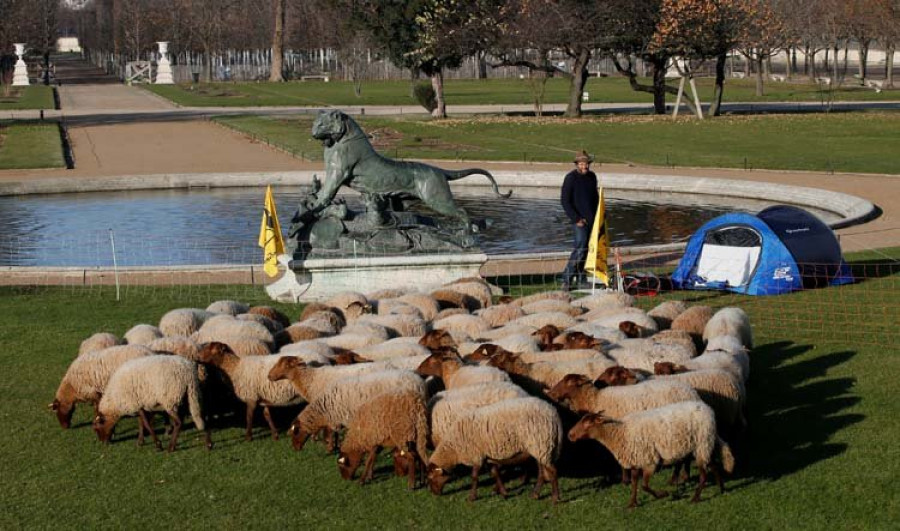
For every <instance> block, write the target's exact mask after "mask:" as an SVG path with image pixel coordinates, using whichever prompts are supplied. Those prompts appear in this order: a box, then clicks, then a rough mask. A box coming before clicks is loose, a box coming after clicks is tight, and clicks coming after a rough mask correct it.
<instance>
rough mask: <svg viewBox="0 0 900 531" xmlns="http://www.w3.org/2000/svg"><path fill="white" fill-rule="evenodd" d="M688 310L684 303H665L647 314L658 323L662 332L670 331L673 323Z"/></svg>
mask: <svg viewBox="0 0 900 531" xmlns="http://www.w3.org/2000/svg"><path fill="white" fill-rule="evenodd" d="M687 308H688V306H687V304H685V303H684V302H682V301H665V302H663V303H660V304H658V305H656V307H655V308H653V309H652V310H650V311H649V312H647V315H649V316H650V317H652V318H653V320H654V321H656V325H657V327H659V329H660V330H668V329H669V328H671V327H672V321H674V320H675V318H676V317H678V316H679V315H681V314H682V313H684V311H685V310H687Z"/></svg>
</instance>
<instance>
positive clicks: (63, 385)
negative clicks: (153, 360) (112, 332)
mask: <svg viewBox="0 0 900 531" xmlns="http://www.w3.org/2000/svg"><path fill="white" fill-rule="evenodd" d="M154 354H155V353H154V352H153V351H152V350H150V349H149V348H147V347H145V346H143V345H118V346H114V347H109V348H105V349H102V350H95V351H93V352H87V353H85V354H82V355H80V356H78V357H77V358H75V360H73V361H72V363H71V364H70V365H69V368H68V369H67V370H66V374H65V376H63V379H62V381H61V382H60V383H59V388H58V389H57V390H56V397H55V398H54V400H53V402H52V403H51V404H50V410H51V411H53V412H55V413H56V418H57V419H58V420H59V425H60V426H62V428H63V429H68V428H69V426H71V424H72V415H73V414H74V413H75V404H77V403H79V402H90V403H91V404H93V405H94V410H95V413H96V410H97V405H98V404H99V402H100V397H101V396H102V395H103V392H104V389H106V384H107V382H109V378H110V377H111V376H112V375H113V373H114V372H116V369H118V368H119V367H121V366H122V364H123V363H125V362H127V361H131V360H133V359H136V358H142V357H146V356H153V355H154Z"/></svg>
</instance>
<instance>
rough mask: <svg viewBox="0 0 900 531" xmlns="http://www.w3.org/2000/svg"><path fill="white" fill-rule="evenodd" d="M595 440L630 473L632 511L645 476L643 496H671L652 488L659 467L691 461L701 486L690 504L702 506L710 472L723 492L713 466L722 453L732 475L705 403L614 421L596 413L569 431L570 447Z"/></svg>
mask: <svg viewBox="0 0 900 531" xmlns="http://www.w3.org/2000/svg"><path fill="white" fill-rule="evenodd" d="M587 438H591V439H594V440H596V441H598V442H600V444H602V445H603V446H605V447H606V448H607V449H608V450H609V451H610V452H612V454H613V456H614V457H615V458H616V461H618V462H619V464H620V465H621V466H622V468H623V469H630V470H631V498H630V500H629V501H628V508H634V507H637V484H638V479H639V478H640V477H641V476H643V480H644V482H643V490H644V491H645V492H648V493H650V494H651V495H653V497H654V498H657V499H658V498H663V497H666V496H668V495H669V493H668V492H665V491H656V490H653V489H651V488H650V484H649V482H650V477H651V476H652V475H653V473H654V472H655V471H656V468H657V467H658V466H659V465H660V464H664V465H672V464H677V463H681V462H683V461H685V460H686V459H688V458H689V457H691V456H693V457H694V459H696V460H697V467H698V468H699V469H700V483H699V484H698V485H697V489H696V490H695V491H694V496H693V498H691V501H692V502H695V503H696V502H698V501H700V495H701V493H702V492H703V488H704V487H705V486H706V471H707V469H708V468H709V467H710V466H711V467H712V470H713V474H714V475H715V476H716V479H717V481H718V483H719V488H720V489H721V490H722V492H724V491H725V486H724V483H723V482H722V475H721V473H720V470H719V466H718V464H717V463H716V462H714V461H713V454H714V452H715V450H716V449H717V448H718V450H719V453H720V458H721V460H722V463H723V464H724V468H725V471H727V472H729V473H730V472H731V471H732V470H733V469H734V456H733V455H732V453H731V448H730V447H729V446H728V444H727V443H725V442H724V441H723V440H722V439H721V438H719V436H718V434H717V433H716V419H715V414H714V413H713V411H712V409H710V408H709V406H707V405H706V404H704V403H702V402H680V403H677V404H670V405H668V406H663V407H661V408H657V409H651V410H649V411H641V412H639V413H632V414H630V415H626V416H625V417H622V418H621V419H618V420H617V419H612V418H609V417H605V416H603V415H600V414H597V413H591V414H588V415H585V416H584V417H583V418H582V419H581V420H580V421H578V423H577V424H576V425H575V426H574V427H573V428H572V429H571V430H569V440H570V441H572V442H575V441H578V440H581V439H587Z"/></svg>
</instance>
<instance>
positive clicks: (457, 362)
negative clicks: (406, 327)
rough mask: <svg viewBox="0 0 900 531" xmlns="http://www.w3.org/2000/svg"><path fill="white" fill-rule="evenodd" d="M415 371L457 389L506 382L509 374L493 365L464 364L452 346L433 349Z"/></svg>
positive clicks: (447, 386) (449, 387)
mask: <svg viewBox="0 0 900 531" xmlns="http://www.w3.org/2000/svg"><path fill="white" fill-rule="evenodd" d="M416 372H417V373H419V374H420V375H422V376H434V377H437V378H440V379H441V380H443V381H444V386H445V387H446V388H447V389H457V388H460V387H466V386H469V385H477V384H481V383H487V382H508V381H509V376H508V375H507V374H506V373H504V372H503V371H500V370H498V369H496V368H494V367H484V366H479V365H466V364H465V362H464V361H463V360H462V358H460V357H459V354H458V353H457V352H456V350H455V349H453V348H452V347H445V348H443V349H438V350H435V351H434V353H433V354H432V355H431V356H429V357H428V358H426V359H425V361H423V362H422V363H421V364H420V365H419V367H418V368H417V369H416Z"/></svg>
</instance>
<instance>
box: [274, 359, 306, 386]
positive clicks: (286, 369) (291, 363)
mask: <svg viewBox="0 0 900 531" xmlns="http://www.w3.org/2000/svg"><path fill="white" fill-rule="evenodd" d="M304 367H306V363H303V361H301V360H300V358H298V357H297V356H283V357H281V358H278V361H276V362H275V365H273V366H272V368H271V369H269V381H270V382H277V381H278V380H284V379H285V378H289V377H290V375H291V373H292V372H294V370H295V369H301V368H304Z"/></svg>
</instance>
